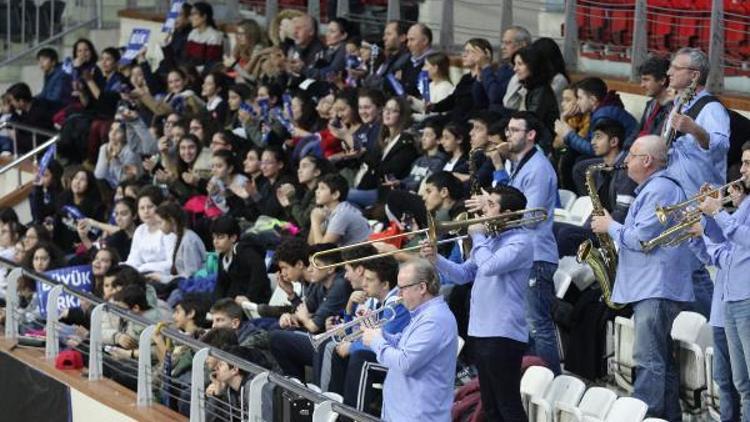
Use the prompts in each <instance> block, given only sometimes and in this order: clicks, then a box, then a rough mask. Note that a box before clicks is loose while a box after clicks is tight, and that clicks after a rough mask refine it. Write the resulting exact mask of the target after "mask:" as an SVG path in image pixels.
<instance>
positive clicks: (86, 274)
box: [36, 265, 94, 319]
mask: <svg viewBox="0 0 750 422" xmlns="http://www.w3.org/2000/svg"><path fill="white" fill-rule="evenodd" d="M44 274H45V275H47V276H49V277H50V278H51V279H53V280H56V281H59V282H60V283H62V284H64V285H66V286H68V287H70V288H72V289H74V290H78V291H79V292H89V293H90V292H91V288H92V285H93V279H94V277H93V275H92V273H91V265H77V266H74V267H65V268H59V269H57V270H52V271H47V272H45V273H44ZM52 287H53V286H50V285H49V284H46V283H40V282H37V283H36V292H37V298H38V299H39V311H40V313H41V315H42V317H43V318H44V319H46V318H47V297H48V296H49V291H50V290H52ZM79 306H81V301H80V300H79V299H78V298H77V297H75V296H73V295H72V294H70V293H67V292H63V293H62V294H61V295H60V297H59V298H58V300H57V309H58V310H63V309H68V308H77V307H79Z"/></svg>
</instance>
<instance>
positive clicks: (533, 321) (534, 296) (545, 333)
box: [526, 261, 560, 375]
mask: <svg viewBox="0 0 750 422" xmlns="http://www.w3.org/2000/svg"><path fill="white" fill-rule="evenodd" d="M555 271H557V264H553V263H551V262H543V261H534V266H533V268H532V269H531V280H529V290H528V291H527V292H526V322H527V323H528V324H529V333H530V335H529V347H528V352H527V353H528V354H530V355H535V356H539V357H540V358H542V359H544V361H545V362H546V363H547V365H549V368H550V369H551V370H552V372H553V373H554V374H555V375H559V374H560V354H559V353H558V350H557V332H556V331H555V322H554V321H553V320H552V310H553V308H554V305H555V282H554V281H553V276H554V275H555Z"/></svg>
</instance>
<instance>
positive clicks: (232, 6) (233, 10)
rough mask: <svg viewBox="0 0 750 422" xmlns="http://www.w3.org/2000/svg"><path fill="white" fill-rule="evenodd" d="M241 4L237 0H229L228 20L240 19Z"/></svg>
mask: <svg viewBox="0 0 750 422" xmlns="http://www.w3.org/2000/svg"><path fill="white" fill-rule="evenodd" d="M240 18H241V16H240V4H239V1H237V0H227V17H226V20H227V21H228V22H239V21H240Z"/></svg>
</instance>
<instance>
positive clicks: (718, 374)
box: [709, 327, 740, 422]
mask: <svg viewBox="0 0 750 422" xmlns="http://www.w3.org/2000/svg"><path fill="white" fill-rule="evenodd" d="M713 330H714V381H716V384H718V386H719V407H720V408H719V411H720V413H721V420H722V422H731V421H736V420H739V419H740V394H739V393H738V392H737V389H736V388H734V385H733V384H732V366H731V365H730V363H729V347H728V346H727V336H726V333H725V332H724V328H723V327H713ZM709 382H710V381H709Z"/></svg>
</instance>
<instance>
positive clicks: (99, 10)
mask: <svg viewBox="0 0 750 422" xmlns="http://www.w3.org/2000/svg"><path fill="white" fill-rule="evenodd" d="M94 1H95V2H96V6H95V7H94V10H96V29H102V15H104V1H103V0H94Z"/></svg>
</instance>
